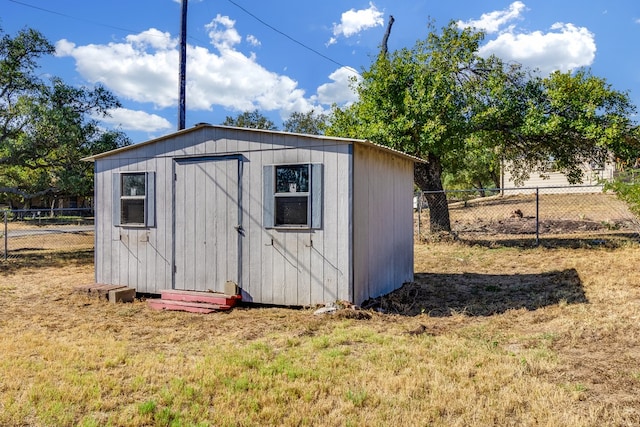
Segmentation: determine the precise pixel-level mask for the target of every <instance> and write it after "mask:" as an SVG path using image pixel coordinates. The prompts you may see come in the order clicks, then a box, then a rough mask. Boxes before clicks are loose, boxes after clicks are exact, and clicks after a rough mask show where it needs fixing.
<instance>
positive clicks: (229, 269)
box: [173, 157, 242, 292]
mask: <svg viewBox="0 0 640 427" xmlns="http://www.w3.org/2000/svg"><path fill="white" fill-rule="evenodd" d="M175 171H176V174H175V197H174V215H175V220H174V236H175V237H174V244H175V252H174V254H175V266H174V282H173V284H174V288H175V289H182V290H194V291H214V292H223V291H224V285H225V283H226V282H227V281H231V282H234V283H236V284H238V277H239V271H238V270H239V268H238V267H239V258H238V256H239V238H240V233H242V227H241V224H240V221H239V211H240V203H239V197H238V195H239V191H240V189H239V173H238V172H239V169H238V159H237V158H228V157H227V158H224V157H223V158H215V157H213V158H201V159H185V160H177V161H176V163H175Z"/></svg>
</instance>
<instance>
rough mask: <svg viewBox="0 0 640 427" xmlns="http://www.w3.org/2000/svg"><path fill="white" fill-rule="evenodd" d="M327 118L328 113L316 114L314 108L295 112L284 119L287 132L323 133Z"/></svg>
mask: <svg viewBox="0 0 640 427" xmlns="http://www.w3.org/2000/svg"><path fill="white" fill-rule="evenodd" d="M327 119H328V117H327V115H326V114H316V112H315V111H314V110H310V111H308V112H306V113H300V112H295V113H293V114H291V116H289V118H288V119H287V120H285V121H284V123H283V127H284V130H285V131H287V132H293V133H304V134H308V135H322V134H323V133H324V128H325V127H326V122H327Z"/></svg>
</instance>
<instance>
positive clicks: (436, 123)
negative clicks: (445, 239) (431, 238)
mask: <svg viewBox="0 0 640 427" xmlns="http://www.w3.org/2000/svg"><path fill="white" fill-rule="evenodd" d="M483 38H484V34H483V33H482V32H479V31H476V30H473V29H469V28H467V29H459V28H458V27H457V25H456V23H455V22H451V23H449V25H448V26H446V27H444V28H443V29H442V30H441V32H440V33H436V32H435V31H433V28H432V31H431V32H430V33H429V35H428V36H427V38H426V40H423V41H418V42H417V43H416V45H415V46H414V47H413V48H412V49H407V48H404V49H400V50H398V51H395V52H391V53H389V54H388V55H384V54H381V55H379V56H378V58H377V59H376V60H375V61H374V62H373V64H372V65H371V68H370V69H369V70H365V71H364V72H363V73H362V80H361V81H360V82H359V83H357V86H356V90H357V92H358V94H359V100H358V101H357V102H355V103H354V104H352V105H351V106H349V107H346V108H338V107H334V109H333V111H332V116H331V118H330V125H329V127H328V129H327V134H331V135H339V136H347V137H354V138H367V139H370V140H372V141H376V142H378V143H381V144H384V145H388V146H390V147H393V148H396V149H399V150H402V151H405V152H407V153H409V154H413V155H415V156H417V157H420V158H422V159H424V160H425V163H422V164H416V167H415V182H416V184H417V185H418V187H419V188H420V189H421V190H423V191H427V193H426V197H427V200H428V202H429V207H430V224H431V230H432V231H450V230H451V225H450V220H449V211H448V205H447V200H446V196H445V194H444V192H443V191H442V190H443V186H442V174H443V171H445V170H447V171H456V169H457V168H458V169H459V168H460V161H461V160H464V159H465V158H469V156H473V155H474V152H475V153H483V154H484V155H487V156H488V158H491V159H493V160H491V161H493V162H495V159H496V157H495V156H497V158H498V159H505V160H508V161H510V164H511V165H512V168H514V169H515V171H516V172H517V173H519V174H520V176H521V177H524V176H526V175H527V174H528V173H531V172H532V171H534V170H537V169H536V168H538V170H539V165H541V164H542V163H543V162H545V163H546V162H547V161H548V160H549V159H554V160H555V161H556V163H557V165H558V166H559V168H560V169H561V170H562V171H564V172H566V173H567V174H568V176H569V178H570V180H572V181H575V180H576V179H578V171H579V169H580V165H581V164H582V163H583V162H584V161H587V160H591V159H595V160H600V161H601V160H603V159H604V156H605V154H606V153H607V152H608V150H614V151H615V150H617V149H621V147H622V145H624V141H626V140H628V138H626V137H625V135H626V134H627V133H628V131H629V129H631V128H632V125H631V121H630V117H631V116H632V115H633V113H634V112H635V108H634V107H633V105H631V103H630V102H629V98H628V96H627V94H625V93H621V92H618V91H615V90H613V89H612V88H611V87H610V86H609V85H608V84H607V83H606V82H605V81H604V79H599V78H595V77H593V76H590V75H589V74H588V73H586V72H583V71H580V72H577V73H575V74H571V73H554V74H552V75H551V76H549V77H548V78H544V79H543V78H540V77H536V76H535V75H534V74H532V73H531V72H529V71H527V70H524V69H523V68H521V67H520V66H519V65H517V64H510V65H507V64H504V63H503V62H502V61H501V60H500V59H499V58H496V57H489V58H482V57H480V56H479V55H478V48H479V46H480V43H481V42H482V40H483Z"/></svg>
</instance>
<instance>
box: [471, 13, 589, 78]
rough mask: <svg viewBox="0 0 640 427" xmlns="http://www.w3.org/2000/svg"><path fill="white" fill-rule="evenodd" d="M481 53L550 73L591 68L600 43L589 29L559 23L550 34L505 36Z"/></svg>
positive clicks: (495, 40) (505, 34) (489, 42)
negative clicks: (597, 44) (585, 67)
mask: <svg viewBox="0 0 640 427" xmlns="http://www.w3.org/2000/svg"><path fill="white" fill-rule="evenodd" d="M479 53H480V54H481V55H483V56H488V55H491V54H494V55H496V56H498V57H500V58H502V59H504V60H509V61H515V62H518V63H520V64H523V65H525V66H527V67H529V68H537V69H539V70H540V71H541V72H542V73H543V74H548V73H550V72H552V71H555V70H560V71H569V70H572V69H575V68H579V67H584V66H589V65H591V64H592V63H593V60H594V59H595V55H596V42H595V37H594V35H593V33H591V32H590V31H589V30H588V29H587V28H584V27H577V26H575V25H573V24H563V23H556V24H553V26H552V27H551V29H550V31H549V32H546V33H545V32H542V31H534V32H531V33H523V34H516V33H513V32H505V33H502V34H500V35H499V36H498V37H497V38H496V39H494V40H490V41H488V42H487V44H486V45H484V46H483V47H481V48H480V52H479Z"/></svg>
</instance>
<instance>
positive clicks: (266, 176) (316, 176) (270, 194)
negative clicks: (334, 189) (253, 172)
mask: <svg viewBox="0 0 640 427" xmlns="http://www.w3.org/2000/svg"><path fill="white" fill-rule="evenodd" d="M300 166H307V168H308V174H307V176H308V184H307V191H304V192H302V191H296V192H278V191H277V185H278V182H277V179H278V177H277V169H278V168H286V167H300ZM322 167H323V165H322V164H320V163H309V162H305V163H282V164H273V165H265V166H264V169H263V225H264V226H265V228H269V229H277V230H310V229H320V228H322V197H323V195H322ZM294 197H306V199H307V200H306V207H307V219H306V222H305V223H304V224H278V223H277V216H278V212H277V209H278V199H285V198H294Z"/></svg>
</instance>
